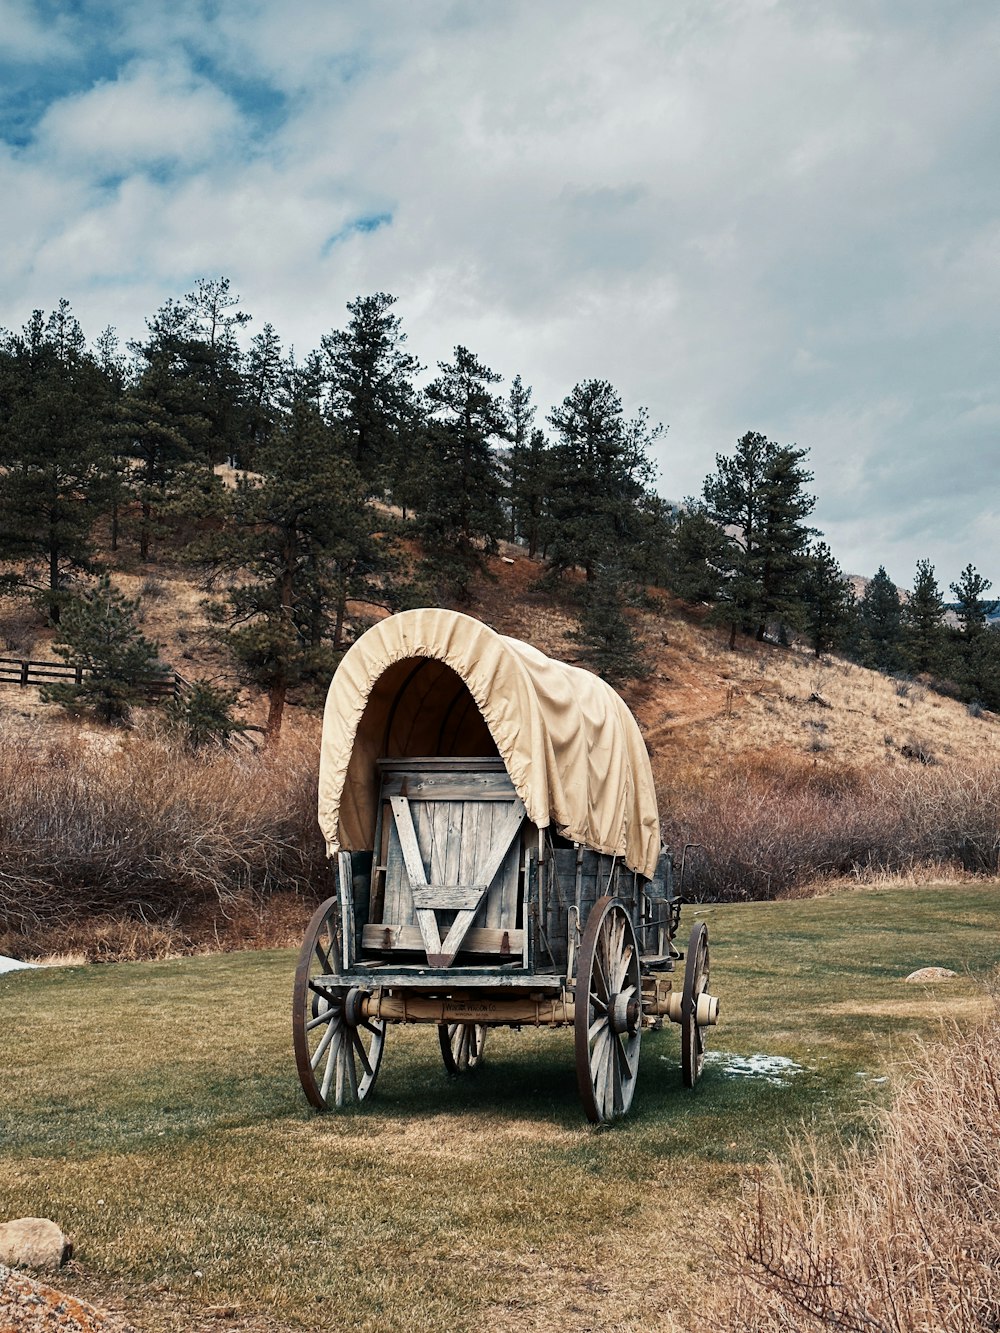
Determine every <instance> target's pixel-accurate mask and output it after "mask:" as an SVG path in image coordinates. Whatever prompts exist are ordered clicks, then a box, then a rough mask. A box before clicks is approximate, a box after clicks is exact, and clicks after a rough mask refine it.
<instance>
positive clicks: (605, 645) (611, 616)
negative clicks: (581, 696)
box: [569, 564, 649, 684]
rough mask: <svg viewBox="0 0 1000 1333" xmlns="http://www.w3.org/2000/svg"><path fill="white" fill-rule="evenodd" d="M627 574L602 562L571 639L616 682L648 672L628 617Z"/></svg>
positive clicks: (602, 674)
mask: <svg viewBox="0 0 1000 1333" xmlns="http://www.w3.org/2000/svg"><path fill="white" fill-rule="evenodd" d="M623 576H624V577H625V581H626V582H627V575H625V572H624V571H623V570H622V569H621V568H620V567H616V566H615V565H613V564H612V565H601V566H599V567H598V569H597V571H596V576H595V578H594V579H593V580H592V581H591V582H590V583H588V584H587V585H586V586H585V588H584V590H583V593H582V604H581V610H580V617H579V625H578V628H577V629H576V630H574V631H573V632H572V633H571V634H570V636H569V637H570V638H571V639H573V640H575V642H577V643H579V644H580V645H581V646H582V647H583V649H584V652H585V654H586V658H587V661H588V662H589V664H590V665H591V666H592V668H593V669H594V671H596V672H597V674H598V675H599V676H600V677H601V678H602V679H603V680H606V681H609V682H610V683H612V684H614V683H616V682H618V681H622V680H630V679H635V678H637V677H642V676H646V675H648V674H649V668H648V667H647V666H646V664H645V663H644V662H643V660H642V657H641V645H640V643H639V641H638V640H637V638H636V636H635V634H634V633H633V631H632V627H631V625H630V624H629V622H628V619H627V617H626V616H625V611H624V599H623V597H622V592H621V587H622V580H623Z"/></svg>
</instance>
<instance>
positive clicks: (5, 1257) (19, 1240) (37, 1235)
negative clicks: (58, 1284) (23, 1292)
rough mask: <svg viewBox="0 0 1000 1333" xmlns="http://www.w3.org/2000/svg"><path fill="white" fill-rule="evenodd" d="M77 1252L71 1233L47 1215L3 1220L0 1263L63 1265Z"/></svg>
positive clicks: (26, 1266) (32, 1265)
mask: <svg viewBox="0 0 1000 1333" xmlns="http://www.w3.org/2000/svg"><path fill="white" fill-rule="evenodd" d="M72 1253H73V1243H72V1241H71V1240H70V1239H69V1237H68V1236H66V1235H64V1234H63V1232H62V1231H61V1230H60V1229H59V1227H57V1226H56V1224H55V1222H50V1221H49V1219H48V1218H47V1217H18V1218H15V1220H14V1221H13V1222H0V1264H7V1265H9V1266H10V1267H11V1268H47V1269H55V1268H61V1267H62V1265H63V1264H64V1263H65V1262H66V1260H67V1259H68V1258H69V1257H70V1256H71V1255H72Z"/></svg>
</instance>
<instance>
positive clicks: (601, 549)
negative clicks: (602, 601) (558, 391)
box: [545, 380, 662, 582]
mask: <svg viewBox="0 0 1000 1333" xmlns="http://www.w3.org/2000/svg"><path fill="white" fill-rule="evenodd" d="M549 423H550V424H551V426H552V427H553V429H554V430H555V432H556V434H557V437H558V439H557V443H556V444H555V445H554V447H553V450H552V457H551V466H552V483H551V493H550V497H549V505H548V518H547V521H546V525H545V535H546V548H547V554H548V559H549V562H550V564H551V566H552V569H553V571H554V572H556V573H562V572H563V571H564V570H568V569H572V568H573V567H574V566H579V567H580V568H582V569H583V570H584V572H585V574H586V577H587V581H588V582H592V581H593V580H594V579H595V578H596V576H597V570H598V567H599V566H600V565H601V564H602V563H603V564H607V563H609V562H611V561H613V560H618V561H620V562H623V564H624V565H626V566H627V562H628V552H629V551H630V550H631V549H632V548H633V546H634V544H635V541H636V537H637V528H638V522H637V517H636V511H637V506H638V505H639V504H640V503H641V501H642V500H643V498H644V497H645V495H646V494H647V492H648V490H649V488H650V486H651V485H652V480H653V472H654V469H653V464H652V462H651V461H650V458H649V454H648V450H649V449H650V447H651V446H652V445H653V444H654V443H655V441H656V440H657V439H658V438H659V436H660V434H661V433H662V427H660V426H651V425H650V424H649V418H648V414H647V413H646V411H645V409H642V410H640V412H639V413H638V415H637V416H636V417H635V418H634V419H633V420H631V421H627V420H626V419H625V416H624V414H623V412H622V402H621V399H620V398H619V396H618V394H617V393H616V392H615V390H614V388H613V387H612V386H611V385H610V384H609V383H608V382H607V381H606V380H585V381H583V382H582V383H580V384H577V385H576V386H575V388H574V389H573V390H572V392H571V393H569V394H568V395H567V396H566V398H564V399H563V401H562V403H561V404H560V406H559V407H555V408H553V409H552V411H551V413H550V414H549Z"/></svg>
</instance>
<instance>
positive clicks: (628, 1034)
mask: <svg viewBox="0 0 1000 1333" xmlns="http://www.w3.org/2000/svg"><path fill="white" fill-rule="evenodd" d="M574 1035H575V1045H576V1078H577V1083H578V1085H579V1088H580V1100H581V1101H582V1102H583V1109H584V1111H586V1113H587V1118H588V1119H589V1120H592V1121H593V1122H594V1124H603V1123H605V1122H606V1121H609V1120H616V1119H617V1118H618V1117H619V1116H623V1115H625V1114H627V1112H628V1109H629V1107H630V1106H631V1105H632V1097H633V1095H634V1093H635V1080H636V1075H637V1074H638V1072H639V1039H640V1037H641V1035H642V980H641V977H640V973H639V948H638V944H637V942H636V938H635V931H634V930H633V928H632V921H631V919H630V917H629V915H628V913H627V912H626V910H625V908H624V907H623V906H622V904H621V903H620V902H619V901H618V900H617V899H616V898H610V897H605V898H598V900H597V902H596V903H595V904H594V906H593V907H592V908H591V910H590V915H589V916H588V917H587V925H586V929H585V930H584V932H583V940H582V942H581V944H580V954H579V961H578V963H577V972H576V1011H575V1018H574Z"/></svg>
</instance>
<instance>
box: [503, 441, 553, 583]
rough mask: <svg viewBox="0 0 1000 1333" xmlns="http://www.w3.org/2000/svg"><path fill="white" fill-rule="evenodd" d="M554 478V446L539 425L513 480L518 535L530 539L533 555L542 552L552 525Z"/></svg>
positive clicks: (520, 458)
mask: <svg viewBox="0 0 1000 1333" xmlns="http://www.w3.org/2000/svg"><path fill="white" fill-rule="evenodd" d="M553 481H554V472H553V450H552V449H551V448H550V447H549V442H548V440H547V439H546V438H545V432H544V431H543V430H541V429H539V428H538V427H537V426H536V427H535V429H534V430H533V431H532V432H531V434H530V435H529V436H528V442H527V445H526V446H525V448H524V449H523V450H522V451H521V454H520V457H519V459H518V463H517V474H516V476H515V477H513V480H512V483H511V484H512V490H511V508H512V510H513V512H514V514H515V518H516V523H517V532H518V536H519V537H520V538H521V540H522V541H525V542H527V544H528V555H529V556H531V558H532V559H534V558H535V556H536V555H538V554H539V553H543V545H544V540H545V533H546V530H547V529H548V528H549V527H550V513H549V496H550V495H551V492H552V487H553Z"/></svg>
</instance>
